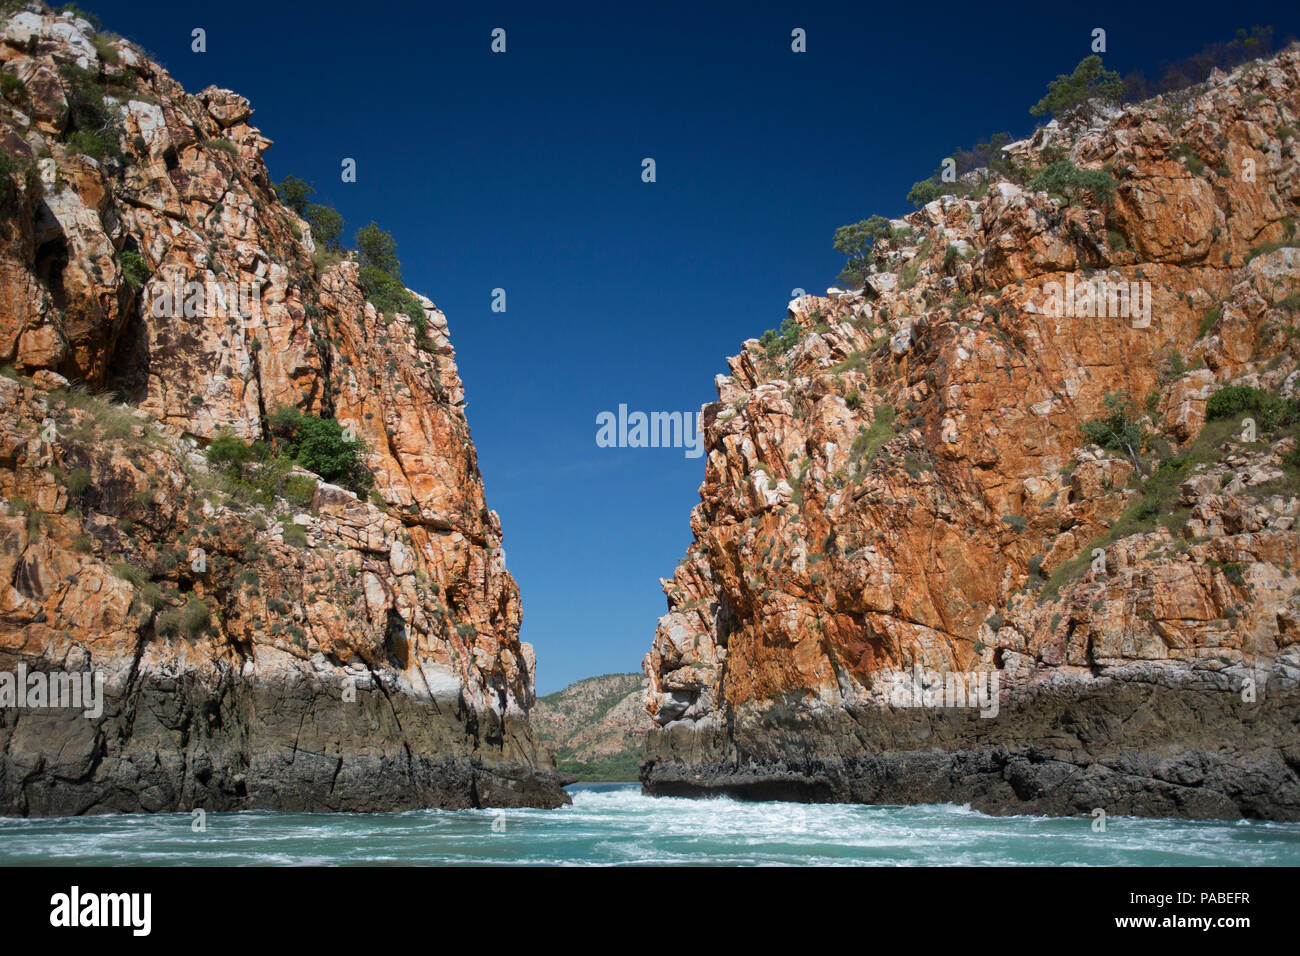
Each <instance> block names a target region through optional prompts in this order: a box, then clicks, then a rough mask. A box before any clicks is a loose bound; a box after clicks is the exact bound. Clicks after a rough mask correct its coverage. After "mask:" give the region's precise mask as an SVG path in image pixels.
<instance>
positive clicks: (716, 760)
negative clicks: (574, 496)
mask: <svg viewBox="0 0 1300 956" xmlns="http://www.w3.org/2000/svg"><path fill="white" fill-rule="evenodd" d="M1298 126H1300V53H1298V52H1296V51H1294V50H1292V51H1288V52H1285V53H1283V54H1281V55H1279V56H1277V57H1275V58H1273V59H1272V60H1269V61H1265V62H1256V63H1253V64H1248V65H1246V66H1244V67H1242V68H1240V69H1238V70H1236V71H1234V72H1233V73H1232V74H1231V75H1224V74H1221V73H1216V74H1215V75H1214V76H1213V77H1212V78H1211V80H1210V81H1209V82H1208V83H1207V84H1205V85H1204V86H1203V87H1201V88H1198V89H1196V90H1193V91H1189V92H1188V93H1185V94H1181V95H1177V96H1169V97H1165V98H1161V99H1156V100H1153V101H1150V102H1147V103H1144V104H1139V105H1136V106H1131V107H1127V108H1125V109H1124V110H1122V111H1111V112H1109V114H1104V115H1103V116H1102V117H1101V118H1099V119H1096V120H1093V121H1091V122H1090V123H1084V122H1078V123H1074V124H1066V125H1062V124H1058V123H1056V122H1053V123H1052V124H1049V125H1048V126H1047V127H1045V128H1043V129H1041V130H1039V131H1038V132H1037V133H1036V134H1035V136H1034V137H1033V138H1032V139H1031V140H1027V141H1023V142H1020V143H1017V144H1013V145H1012V146H1010V147H1008V155H1009V158H1010V159H1011V163H1010V164H1009V165H1010V166H1011V167H1012V168H1018V169H1020V170H1023V171H1026V172H1028V173H1032V172H1033V171H1034V170H1041V169H1043V168H1045V167H1047V166H1048V165H1049V164H1052V163H1056V162H1060V161H1063V160H1069V161H1070V162H1072V163H1073V164H1074V165H1075V166H1076V167H1077V168H1078V169H1080V170H1093V171H1097V172H1103V173H1105V174H1107V175H1109V176H1111V177H1113V179H1114V195H1113V199H1112V200H1111V201H1107V200H1106V197H1105V196H1104V195H1101V194H1099V193H1105V192H1106V190H1105V189H1104V188H1103V189H1100V190H1096V189H1089V188H1081V189H1079V190H1078V191H1077V192H1076V193H1075V196H1074V197H1073V199H1074V201H1070V200H1068V199H1067V198H1066V197H1063V196H1053V195H1049V194H1048V193H1046V192H1036V191H1033V190H1031V189H1030V188H1028V186H1027V183H1028V180H1029V176H1028V175H1025V174H1019V175H1017V174H1011V179H1016V180H1019V181H1018V182H1015V181H1010V179H1009V178H1007V177H1005V176H997V175H991V174H990V175H988V178H987V181H984V182H982V183H981V184H980V185H979V186H978V188H977V189H976V191H975V192H974V194H973V195H970V196H968V197H966V198H957V197H953V196H948V197H944V198H941V199H939V200H936V201H934V202H931V203H929V204H928V205H926V206H924V207H923V208H921V209H920V210H919V211H917V212H915V213H913V214H911V215H908V216H907V217H906V219H905V220H896V221H894V222H893V223H892V227H893V228H892V230H891V235H890V236H889V237H887V238H884V239H882V240H880V241H879V242H878V243H877V246H876V248H875V250H874V253H875V257H876V263H875V265H874V266H873V267H872V269H871V270H870V273H869V274H868V275H867V277H866V280H865V283H864V285H863V288H861V289H859V290H857V291H853V292H841V291H838V290H831V291H829V292H828V294H827V296H826V297H817V296H805V297H802V298H799V299H796V300H795V301H794V302H792V303H790V306H789V316H790V323H791V324H788V325H787V329H786V334H785V335H783V336H780V337H772V336H769V337H767V338H766V339H765V340H764V341H762V342H760V341H758V340H751V341H749V342H747V343H745V350H744V352H742V353H741V354H740V355H738V356H736V357H735V358H733V359H731V360H730V374H729V375H726V376H719V378H718V381H717V387H718V396H719V400H718V401H717V402H715V403H713V404H710V405H708V406H706V407H705V408H704V410H703V416H704V424H705V428H706V449H707V454H708V458H707V465H706V469H705V477H704V483H703V485H702V487H701V491H700V495H701V503H700V504H699V505H698V506H697V507H696V508H695V510H694V512H693V513H692V515H691V529H692V532H693V533H694V537H695V543H694V544H693V546H692V547H691V548H690V550H689V552H688V554H687V555H686V557H685V559H684V560H683V562H682V563H681V565H680V566H679V567H678V569H677V571H676V573H675V574H674V575H673V578H672V580H670V581H665V582H664V589H665V592H666V594H667V596H668V608H669V610H668V613H667V614H666V615H665V616H664V617H663V618H662V619H661V620H660V621H659V627H658V631H657V633H656V636H655V639H654V643H653V646H652V648H651V650H650V653H649V654H648V655H647V657H646V658H645V662H644V668H645V672H646V674H647V676H648V677H649V680H650V690H649V692H648V698H647V709H648V711H649V713H650V714H651V716H652V717H653V718H654V719H655V721H656V723H657V724H658V725H659V727H658V729H657V730H655V731H652V732H651V734H650V739H649V741H648V754H649V756H648V759H647V760H646V761H645V762H644V763H643V765H642V770H641V778H642V782H643V785H644V787H645V789H646V790H647V791H648V792H650V793H659V794H703V793H709V792H730V793H733V794H736V795H740V796H752V797H781V798H790V799H804V800H819V801H820V800H842V801H862V802H873V803H910V802H926V801H949V800H951V801H957V802H969V803H970V804H972V805H973V806H974V807H976V808H977V809H981V810H986V811H990V812H998V813H1050V814H1066V813H1087V812H1090V811H1092V810H1093V809H1095V808H1102V809H1104V810H1105V811H1106V812H1108V813H1126V814H1145V815H1171V816H1173V815H1187V816H1236V815H1246V816H1252V817H1267V818H1274V819H1290V820H1294V819H1300V693H1298V692H1297V679H1298V678H1300V643H1298V641H1297V637H1298V635H1300V630H1297V626H1296V622H1297V620H1298V618H1297V615H1298V614H1300V578H1298V577H1297V563H1298V560H1300V532H1298V531H1297V529H1296V527H1295V522H1296V516H1297V513H1298V512H1300V470H1298V469H1297V467H1296V466H1297V458H1296V456H1294V455H1293V454H1292V452H1293V451H1294V449H1295V446H1296V426H1295V421H1294V415H1293V414H1292V415H1290V417H1288V416H1287V415H1282V416H1281V417H1280V419H1279V420H1278V421H1277V422H1273V421H1269V422H1264V421H1263V418H1264V416H1263V415H1260V414H1257V413H1256V412H1254V411H1250V410H1247V411H1243V412H1241V413H1240V414H1236V415H1235V416H1232V417H1231V418H1224V419H1222V420H1217V421H1211V422H1209V424H1207V422H1206V419H1207V402H1208V399H1209V398H1210V396H1211V394H1212V393H1213V392H1215V391H1216V390H1217V389H1218V388H1220V387H1222V386H1224V385H1227V384H1230V383H1237V384H1244V385H1249V386H1253V387H1255V388H1257V389H1259V390H1260V391H1262V392H1264V393H1267V395H1268V396H1271V397H1267V398H1266V400H1267V401H1268V402H1282V403H1283V407H1286V408H1289V409H1292V411H1293V410H1294V405H1288V404H1286V402H1285V400H1286V399H1294V397H1295V395H1296V388H1297V380H1300V375H1298V374H1297V369H1300V350H1298V349H1297V346H1296V334H1297V331H1300V329H1298V322H1300V320H1298V317H1297V310H1298V309H1300V294H1298V293H1300V248H1296V246H1297V244H1298V243H1297V237H1296V233H1295V220H1296V216H1297V211H1298V209H1300V136H1297V133H1296V129H1297V127H1298ZM974 178H975V180H976V181H980V180H981V176H980V175H976V176H975V177H974ZM1078 181H1079V182H1080V183H1086V182H1088V181H1089V180H1087V178H1086V177H1084V178H1082V179H1079V180H1078ZM1097 181H1098V180H1097V179H1096V178H1095V177H1094V178H1093V179H1092V180H1091V182H1093V183H1094V185H1095V184H1096V183H1097ZM1099 280H1105V281H1106V282H1107V283H1109V287H1110V289H1111V290H1114V289H1115V288H1117V286H1118V284H1119V283H1124V284H1125V290H1126V291H1136V292H1137V293H1138V296H1140V295H1141V294H1146V295H1148V296H1149V298H1148V299H1146V300H1145V301H1146V302H1149V304H1150V313H1149V321H1148V316H1147V315H1146V314H1145V313H1144V310H1143V309H1142V308H1141V306H1142V304H1143V301H1144V300H1142V299H1140V298H1139V297H1138V296H1134V297H1133V298H1132V299H1130V300H1129V301H1128V303H1127V307H1126V304H1125V302H1124V301H1123V300H1121V299H1119V298H1118V297H1115V298H1109V297H1108V295H1107V294H1105V293H1103V295H1102V299H1103V307H1102V308H1096V307H1092V308H1089V307H1087V306H1086V305H1085V304H1083V302H1082V301H1081V300H1080V299H1078V298H1075V299H1073V300H1071V301H1069V302H1068V305H1067V302H1066V301H1063V296H1061V295H1058V294H1057V293H1058V286H1059V290H1062V291H1063V290H1069V289H1071V288H1074V289H1075V290H1076V291H1077V290H1080V289H1082V288H1083V287H1084V286H1086V285H1088V284H1089V283H1094V285H1093V286H1092V288H1093V289H1094V291H1096V290H1097V288H1098V287H1097V286H1096V285H1095V283H1096V282H1097V281H1099ZM1053 284H1056V285H1053ZM1130 284H1135V285H1130ZM1064 294H1066V295H1068V292H1065V293H1064ZM1070 306H1077V307H1070ZM1252 394H1255V393H1252ZM1108 400H1109V403H1108ZM1252 400H1255V399H1252ZM1264 400H1265V399H1258V401H1264ZM1249 416H1254V417H1256V418H1260V419H1261V421H1260V423H1258V424H1259V431H1258V435H1257V436H1252V435H1250V434H1249V433H1248V432H1247V431H1246V428H1247V426H1246V424H1244V423H1243V421H1242V419H1244V418H1245V417H1249ZM1106 419H1110V424H1111V425H1112V426H1114V427H1113V428H1111V429H1110V431H1109V432H1107V434H1108V435H1109V438H1107V437H1104V436H1103V437H1099V436H1101V435H1102V432H1103V431H1104V430H1105V429H1103V428H1102V427H1101V426H1102V424H1103V420H1106ZM1088 423H1091V424H1090V428H1089V432H1088V435H1089V437H1090V438H1092V439H1093V440H1094V441H1101V442H1102V444H1103V445H1108V446H1109V448H1103V447H1101V446H1099V445H1097V444H1092V443H1091V442H1090V441H1089V438H1085V435H1084V433H1083V432H1082V431H1081V426H1083V425H1085V424H1088ZM1116 429H1118V430H1119V431H1120V432H1121V434H1120V435H1119V437H1116V435H1115V431H1116ZM1138 431H1141V432H1143V433H1144V434H1145V439H1138V440H1135V435H1136V433H1137V432H1138ZM1256 437H1257V438H1258V440H1255V439H1256ZM1143 443H1144V446H1145V450H1143ZM994 678H996V679H997V681H998V683H997V684H996V685H994V684H993V683H992V681H993V679H994ZM949 679H951V680H952V682H953V683H952V693H951V695H950V696H949V697H948V699H947V700H946V701H945V702H946V703H948V704H954V703H956V704H964V705H966V706H964V707H954V706H939V702H940V701H943V699H944V698H943V694H942V693H940V694H939V695H938V697H937V698H936V696H935V694H934V692H933V690H932V689H931V686H932V683H933V681H938V680H943V681H948V680H949ZM959 679H960V681H961V683H958V680H959ZM981 682H982V683H981ZM971 683H975V684H976V685H977V686H981V687H983V688H984V689H985V690H987V689H989V688H991V687H994V686H996V688H997V692H996V693H997V698H996V699H997V704H996V708H994V707H985V708H984V710H985V714H986V715H985V716H981V712H980V710H978V709H972V708H971V707H970V706H969V705H970V704H971V703H972V698H971V697H970V695H969V685H970V684H971ZM918 690H919V691H920V693H919V694H918V693H917V691H918ZM994 709H996V716H994V715H993V714H992V711H993V710H994Z"/></svg>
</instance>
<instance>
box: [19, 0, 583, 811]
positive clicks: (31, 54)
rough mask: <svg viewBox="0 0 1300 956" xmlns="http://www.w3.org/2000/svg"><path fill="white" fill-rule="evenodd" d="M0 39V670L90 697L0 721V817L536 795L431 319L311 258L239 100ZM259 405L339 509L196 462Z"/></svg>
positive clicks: (43, 42) (471, 482)
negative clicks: (287, 433)
mask: <svg viewBox="0 0 1300 956" xmlns="http://www.w3.org/2000/svg"><path fill="white" fill-rule="evenodd" d="M2 30H3V33H2V35H0V67H2V73H0V78H2V79H3V81H4V82H3V85H2V86H3V89H2V92H3V99H0V151H2V153H3V155H2V156H0V159H2V160H3V176H2V177H0V202H2V203H3V215H2V216H0V365H4V366H6V374H5V377H3V378H0V495H3V504H2V512H0V671H3V672H5V673H7V674H10V675H18V674H19V673H20V672H26V673H27V674H29V675H30V674H31V673H33V672H40V673H48V674H51V675H55V676H57V675H59V674H63V675H65V678H66V675H69V674H71V675H81V674H93V673H98V674H102V675H103V678H104V682H105V685H104V700H103V706H102V713H100V714H99V715H97V716H91V717H87V716H84V715H83V709H81V708H71V707H67V706H64V707H61V708H55V707H49V706H41V704H47V703H50V700H49V699H48V698H47V699H42V698H40V697H39V696H38V695H31V694H29V695H28V697H27V699H26V701H25V703H26V706H22V705H21V703H22V702H19V705H18V706H13V704H14V700H13V698H12V697H11V698H10V699H9V700H8V701H7V702H6V706H5V707H4V708H3V709H0V813H2V814H73V813H90V812H104V811H138V810H145V811H161V810H184V809H190V808H194V807H204V808H208V809H241V808H274V809H280V810H313V811H315V810H386V809H403V808H414V807H429V806H437V807H469V806H516V805H528V806H543V807H550V806H556V805H559V804H561V803H567V802H568V797H567V795H566V794H565V793H564V792H563V790H562V789H561V786H560V785H561V783H563V782H564V781H563V778H561V777H560V776H558V775H557V774H556V773H555V772H554V769H553V766H552V763H551V760H550V758H549V756H548V755H547V754H546V753H545V752H544V750H543V749H542V748H539V746H538V745H537V743H536V742H535V739H534V737H533V735H532V732H531V730H530V727H529V723H528V712H529V710H530V708H531V707H532V706H533V704H534V697H533V673H534V656H533V653H532V648H531V647H530V646H529V645H527V644H523V643H520V641H519V639H518V630H519V622H520V605H519V595H518V589H517V588H516V585H515V582H514V580H513V578H512V577H511V576H510V574H509V573H508V572H507V571H506V568H505V559H504V553H503V551H502V548H501V528H500V523H499V521H498V518H497V516H496V514H495V513H494V512H492V511H489V510H488V508H487V507H486V504H485V502H484V494H483V486H482V482H481V480H480V476H479V472H478V467H477V463H476V458H475V451H474V446H473V444H472V442H471V440H470V433H469V427H468V425H467V423H466V419H465V414H464V410H463V404H464V399H463V393H462V389H461V383H460V380H459V377H458V374H457V370H456V365H455V361H454V354H453V351H452V348H451V345H450V342H449V340H448V333H447V325H446V321H445V319H444V317H443V315H442V313H441V312H439V311H438V309H436V308H435V307H434V305H433V303H431V302H429V301H428V300H425V299H420V300H419V301H420V303H421V304H422V307H423V313H424V314H423V316H416V317H412V316H409V315H406V314H401V313H397V314H392V313H391V312H390V314H387V315H384V314H381V312H380V311H379V310H377V309H376V308H375V306H374V305H372V304H370V303H369V302H367V301H366V300H365V297H364V295H363V292H362V284H361V281H360V276H359V268H358V265H357V263H356V262H355V261H352V260H351V259H350V258H349V257H345V256H340V255H337V254H335V255H328V254H326V253H325V251H324V250H321V249H317V248H316V243H315V242H313V239H312V236H311V230H310V228H309V226H308V224H307V222H305V221H304V220H302V219H300V218H299V217H298V216H297V215H295V214H294V213H293V212H292V211H291V210H290V209H289V208H288V207H286V206H285V205H283V204H282V203H281V202H280V200H279V199H278V198H277V196H276V194H275V192H274V191H273V189H272V186H271V183H270V180H269V178H268V175H267V170H266V166H265V165H264V163H263V159H262V154H263V152H264V151H265V150H266V149H267V148H268V147H269V146H270V145H271V143H270V141H269V140H267V139H266V138H265V137H263V136H262V135H261V133H260V132H259V131H258V130H257V129H255V128H253V127H252V126H250V125H249V117H250V115H251V113H252V110H251V109H250V107H249V104H248V102H247V100H245V99H244V98H242V97H240V96H238V95H236V94H234V93H232V92H230V91H228V90H220V89H216V88H209V89H207V90H204V91H203V92H201V93H200V94H198V95H197V96H191V95H189V94H187V93H186V92H185V91H184V90H183V89H182V88H181V87H180V86H179V85H178V84H177V83H176V82H174V81H173V80H172V79H171V78H170V77H169V76H168V75H167V73H166V72H165V71H164V70H163V69H162V68H161V67H159V66H158V65H157V64H156V63H154V62H151V61H150V59H149V58H148V57H147V56H146V55H145V54H144V53H143V52H142V51H141V50H139V49H138V48H137V47H135V46H133V45H132V44H130V43H128V42H125V41H122V40H119V39H117V38H115V37H113V36H111V35H109V34H101V33H97V31H96V29H95V28H94V27H93V26H92V25H91V24H90V23H88V22H86V21H85V20H83V19H79V18H77V17H75V16H72V15H63V16H56V15H52V14H50V13H49V12H48V11H47V10H46V9H45V8H43V7H40V6H39V5H31V6H30V7H29V9H27V10H22V11H19V12H17V13H12V14H11V15H9V16H8V17H7V21H6V22H5V23H4V24H3V28H2ZM190 283H198V284H200V285H202V286H203V288H204V292H205V293H206V296H205V299H204V303H202V304H201V307H199V308H196V309H191V310H188V311H187V310H185V309H183V308H182V307H181V305H180V298H179V297H178V298H177V299H176V300H175V301H174V302H170V303H169V302H166V301H164V300H165V296H164V295H163V293H162V292H161V291H160V289H161V288H162V287H174V288H176V289H177V290H179V291H180V292H181V293H182V294H183V295H184V298H185V299H186V300H189V299H190V298H191V296H190V295H189V293H188V291H187V290H188V288H189V286H188V284H190ZM218 286H219V287H222V289H223V290H224V291H226V292H233V293H235V295H233V296H228V298H230V299H232V301H229V302H227V301H225V300H220V301H218V297H219V295H220V293H218V292H217V291H216V288H217V287H218ZM413 311H416V312H418V311H419V309H415V310H413ZM420 319H422V320H423V321H419V320H420ZM283 408H288V409H291V410H294V409H296V410H297V411H298V412H299V413H302V414H304V415H307V416H309V417H310V418H311V419H312V420H313V421H316V423H317V424H320V421H317V420H318V419H319V420H321V421H324V422H325V423H327V424H328V423H329V422H330V420H333V421H336V422H337V423H338V425H339V426H343V427H344V428H346V429H347V434H348V435H352V434H355V436H356V439H357V440H359V441H360V442H361V443H362V444H363V445H364V449H365V451H364V454H362V455H361V465H362V466H363V467H364V470H365V472H366V473H367V475H368V476H370V477H369V478H368V479H367V482H368V483H369V482H372V483H373V490H371V491H369V492H368V493H366V492H365V489H364V488H362V489H361V490H362V492H363V493H362V494H360V495H358V494H355V493H353V492H352V491H347V490H344V489H343V488H341V487H338V486H336V485H332V484H328V483H326V482H324V481H321V480H319V479H318V478H317V477H316V476H314V475H311V474H309V473H308V472H306V471H303V470H302V469H299V468H294V469H293V471H292V473H291V474H288V475H281V476H280V478H281V479H283V480H281V481H279V483H278V484H276V485H274V486H273V487H272V490H270V491H268V490H267V487H268V485H267V483H266V482H265V481H263V482H262V484H261V485H259V486H257V487H256V488H253V489H252V490H250V487H249V486H247V485H245V484H241V483H239V482H236V481H232V480H231V478H230V476H229V474H228V473H227V472H223V471H220V470H218V469H217V468H215V467H214V466H211V465H209V463H208V460H207V458H206V456H205V454H204V450H205V449H206V448H208V447H209V446H210V444H211V443H212V442H213V441H214V440H215V439H218V438H221V437H223V436H224V438H225V440H226V442H227V444H228V445H229V446H230V447H231V448H235V449H239V448H244V447H245V445H244V443H248V442H254V441H259V440H263V439H267V438H269V437H270V436H269V435H268V432H267V427H268V426H267V421H268V416H271V415H272V413H273V412H274V411H275V410H277V409H283ZM335 428H336V430H337V426H335ZM267 467H269V466H264V468H267ZM258 474H259V475H260V476H261V478H263V479H264V478H265V472H264V471H263V472H259V473H258ZM88 686H89V685H88ZM11 689H12V687H11ZM25 689H26V688H21V689H20V692H21V691H22V690H25Z"/></svg>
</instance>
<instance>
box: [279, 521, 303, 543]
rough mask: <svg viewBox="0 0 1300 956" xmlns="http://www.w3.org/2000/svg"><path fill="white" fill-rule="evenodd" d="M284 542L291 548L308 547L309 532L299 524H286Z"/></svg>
mask: <svg viewBox="0 0 1300 956" xmlns="http://www.w3.org/2000/svg"><path fill="white" fill-rule="evenodd" d="M283 534H284V543H285V544H287V545H289V547H291V548H305V547H307V532H306V531H305V530H304V529H303V527H302V525H299V524H287V525H284V532H283Z"/></svg>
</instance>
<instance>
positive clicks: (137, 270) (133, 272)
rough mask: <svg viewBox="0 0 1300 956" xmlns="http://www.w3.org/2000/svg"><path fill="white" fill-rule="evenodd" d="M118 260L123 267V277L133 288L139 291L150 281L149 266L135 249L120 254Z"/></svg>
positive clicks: (125, 250) (124, 250)
mask: <svg viewBox="0 0 1300 956" xmlns="http://www.w3.org/2000/svg"><path fill="white" fill-rule="evenodd" d="M117 259H118V262H119V263H120V264H121V266H122V275H123V276H124V277H125V278H126V282H127V285H129V286H130V287H131V288H133V289H138V288H140V287H141V286H143V285H144V284H145V282H147V281H148V279H149V264H148V263H147V262H145V261H144V256H142V255H140V253H138V252H136V251H135V250H134V249H123V250H122V251H121V252H119V253H118V255H117Z"/></svg>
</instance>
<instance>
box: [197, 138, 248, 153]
mask: <svg viewBox="0 0 1300 956" xmlns="http://www.w3.org/2000/svg"><path fill="white" fill-rule="evenodd" d="M203 145H204V146H206V147H208V148H209V149H219V150H221V151H222V152H223V153H229V154H230V155H231V156H238V155H239V147H238V146H236V145H235V144H234V143H232V142H231V141H230V140H228V139H226V138H225V137H218V138H217V139H205V140H204V141H203Z"/></svg>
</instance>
